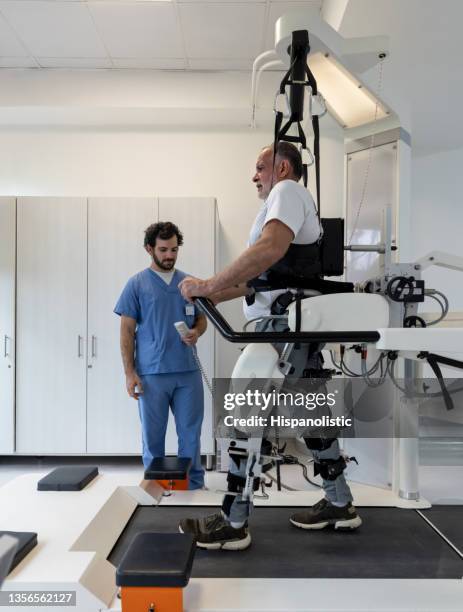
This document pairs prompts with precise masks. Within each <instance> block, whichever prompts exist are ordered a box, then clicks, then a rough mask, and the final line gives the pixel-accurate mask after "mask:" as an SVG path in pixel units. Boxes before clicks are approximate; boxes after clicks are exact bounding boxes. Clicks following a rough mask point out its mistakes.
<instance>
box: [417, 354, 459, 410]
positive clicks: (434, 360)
mask: <svg viewBox="0 0 463 612" xmlns="http://www.w3.org/2000/svg"><path fill="white" fill-rule="evenodd" d="M418 357H419V358H420V359H426V361H427V362H428V363H429V365H430V366H431V368H432V371H433V372H434V374H435V376H436V378H437V380H438V381H439V386H440V388H441V391H442V396H443V398H444V402H445V406H446V408H447V410H453V408H454V405H453V400H452V398H451V396H450V393H449V392H448V390H447V387H446V386H445V381H444V377H443V376H442V370H441V369H440V367H439V364H440V363H441V364H442V365H446V366H451V367H452V368H459V369H460V370H463V361H458V360H457V359H450V358H449V357H443V356H442V355H436V354H435V353H428V352H427V351H422V352H421V353H418Z"/></svg>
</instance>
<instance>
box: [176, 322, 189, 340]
mask: <svg viewBox="0 0 463 612" xmlns="http://www.w3.org/2000/svg"><path fill="white" fill-rule="evenodd" d="M174 326H175V329H176V330H177V331H178V333H179V335H180V337H182V338H183V336H186V335H187V333H188V332H189V331H190V328H189V327H188V325H187V324H186V323H185V322H184V321H177V322H176V323H174Z"/></svg>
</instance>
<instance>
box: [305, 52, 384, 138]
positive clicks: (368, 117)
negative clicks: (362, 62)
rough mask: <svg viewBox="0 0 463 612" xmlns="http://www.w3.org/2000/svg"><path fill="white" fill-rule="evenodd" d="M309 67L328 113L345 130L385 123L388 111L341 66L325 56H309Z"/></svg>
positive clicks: (318, 54)
mask: <svg viewBox="0 0 463 612" xmlns="http://www.w3.org/2000/svg"><path fill="white" fill-rule="evenodd" d="M308 63H309V66H310V69H311V70H312V72H313V75H314V77H315V80H316V81H317V87H318V90H319V91H320V93H321V94H322V95H323V97H324V98H325V100H326V103H327V105H328V109H329V111H330V112H331V113H332V114H333V115H334V116H335V118H336V119H337V121H338V122H339V123H340V124H341V125H342V126H343V127H346V128H352V127H357V126H359V125H364V124H367V123H371V122H373V121H375V118H376V120H379V119H384V118H385V117H386V116H387V109H386V108H385V106H384V105H383V104H382V103H381V102H380V101H379V100H378V99H377V98H375V96H374V95H373V94H372V93H371V92H369V91H368V90H367V89H366V87H364V86H363V85H362V84H361V83H360V82H359V81H358V80H357V79H356V78H355V77H353V76H352V75H351V74H350V73H349V72H348V71H347V70H346V69H345V68H344V67H343V66H341V64H339V62H337V61H336V60H335V59H334V58H333V57H331V56H328V57H327V56H325V55H323V54H322V53H315V54H314V55H309V59H308Z"/></svg>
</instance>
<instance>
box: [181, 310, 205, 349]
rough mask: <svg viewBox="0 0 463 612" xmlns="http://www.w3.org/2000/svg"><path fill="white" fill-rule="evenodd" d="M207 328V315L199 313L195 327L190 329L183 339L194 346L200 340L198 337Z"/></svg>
mask: <svg viewBox="0 0 463 612" xmlns="http://www.w3.org/2000/svg"><path fill="white" fill-rule="evenodd" d="M206 329H207V319H206V317H205V315H203V314H198V315H197V317H196V319H195V322H194V325H193V327H192V328H191V329H190V331H189V332H188V333H187V334H185V335H184V336H182V340H183V342H184V343H185V344H188V346H194V345H195V344H196V343H197V342H198V338H199V337H200V336H202V335H203V334H204V332H205V331H206Z"/></svg>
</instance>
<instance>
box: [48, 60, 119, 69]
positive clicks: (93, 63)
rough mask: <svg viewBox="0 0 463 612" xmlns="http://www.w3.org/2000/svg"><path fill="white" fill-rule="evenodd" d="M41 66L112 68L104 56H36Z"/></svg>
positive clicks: (109, 61)
mask: <svg viewBox="0 0 463 612" xmlns="http://www.w3.org/2000/svg"><path fill="white" fill-rule="evenodd" d="M36 59H37V61H38V63H39V64H40V66H41V67H42V68H112V62H111V60H110V59H109V58H104V57H37V58H36Z"/></svg>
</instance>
